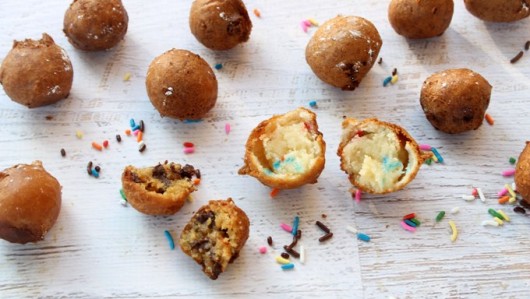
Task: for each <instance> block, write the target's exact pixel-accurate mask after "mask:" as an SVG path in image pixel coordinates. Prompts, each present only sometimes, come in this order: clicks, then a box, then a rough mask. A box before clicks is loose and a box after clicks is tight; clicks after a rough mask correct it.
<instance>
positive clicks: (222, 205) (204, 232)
mask: <svg viewBox="0 0 530 299" xmlns="http://www.w3.org/2000/svg"><path fill="white" fill-rule="evenodd" d="M249 230H250V222H249V220H248V217H247V215H246V214H245V212H243V210H241V209H240V208H238V207H237V206H236V205H235V204H234V202H233V201H232V199H231V198H228V199H227V200H211V201H210V202H209V203H208V204H207V205H204V206H202V207H201V208H200V209H199V210H198V211H197V213H195V215H193V217H192V218H191V220H190V222H188V224H187V225H186V227H184V230H183V231H182V234H181V235H180V240H179V243H180V248H181V249H182V251H183V252H184V253H185V254H187V255H189V256H191V257H192V258H193V259H194V260H195V261H196V262H197V263H198V264H199V265H201V266H202V271H203V272H204V274H206V275H207V276H208V277H209V278H210V279H213V280H215V279H217V277H218V276H219V274H221V273H222V272H224V271H225V270H226V268H227V267H228V264H229V263H232V262H233V261H234V260H235V259H236V258H237V257H238V256H239V252H240V251H241V248H243V246H244V245H245V242H246V241H247V239H248V234H249Z"/></svg>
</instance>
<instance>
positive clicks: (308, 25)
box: [302, 20, 311, 27]
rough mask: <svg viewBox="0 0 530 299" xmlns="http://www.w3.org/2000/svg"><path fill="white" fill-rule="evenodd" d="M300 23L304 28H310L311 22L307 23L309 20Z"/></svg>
mask: <svg viewBox="0 0 530 299" xmlns="http://www.w3.org/2000/svg"><path fill="white" fill-rule="evenodd" d="M302 23H303V24H304V25H305V26H306V27H311V22H309V20H303V21H302Z"/></svg>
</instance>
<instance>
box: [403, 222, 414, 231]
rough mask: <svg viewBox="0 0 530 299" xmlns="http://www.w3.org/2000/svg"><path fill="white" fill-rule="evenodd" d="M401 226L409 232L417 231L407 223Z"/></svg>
mask: <svg viewBox="0 0 530 299" xmlns="http://www.w3.org/2000/svg"><path fill="white" fill-rule="evenodd" d="M400 224H401V227H402V228H404V229H405V230H408V231H409V232H412V233H413V232H415V231H416V228H414V227H412V226H409V225H408V224H407V223H405V221H401V222H400Z"/></svg>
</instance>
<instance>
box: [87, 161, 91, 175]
mask: <svg viewBox="0 0 530 299" xmlns="http://www.w3.org/2000/svg"><path fill="white" fill-rule="evenodd" d="M86 172H87V173H88V175H92V161H88V165H87V166H86Z"/></svg>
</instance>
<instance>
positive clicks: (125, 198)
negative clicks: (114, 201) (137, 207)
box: [120, 189, 127, 201]
mask: <svg viewBox="0 0 530 299" xmlns="http://www.w3.org/2000/svg"><path fill="white" fill-rule="evenodd" d="M120 194H121V198H123V200H125V201H127V197H125V193H124V192H123V189H120Z"/></svg>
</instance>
